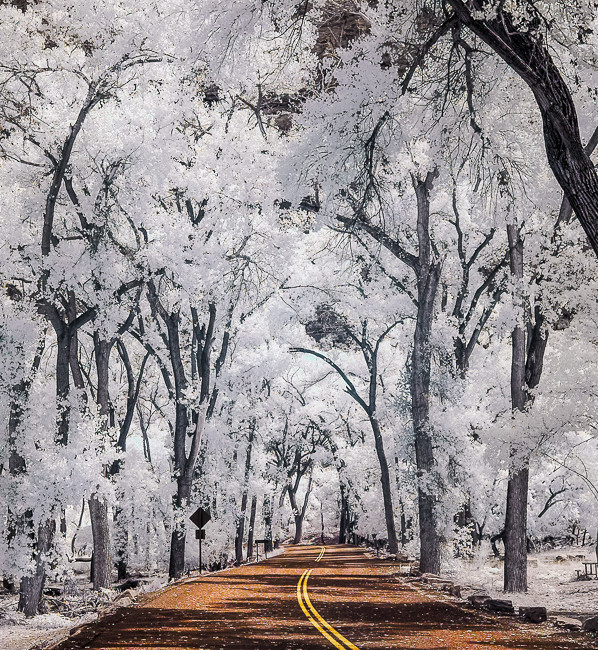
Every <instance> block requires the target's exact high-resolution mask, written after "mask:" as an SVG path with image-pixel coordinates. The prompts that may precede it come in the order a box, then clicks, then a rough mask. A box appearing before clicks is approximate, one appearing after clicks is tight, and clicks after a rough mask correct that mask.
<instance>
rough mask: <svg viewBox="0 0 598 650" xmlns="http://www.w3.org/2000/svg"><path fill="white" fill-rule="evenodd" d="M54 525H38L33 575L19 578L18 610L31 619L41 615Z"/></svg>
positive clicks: (44, 523)
mask: <svg viewBox="0 0 598 650" xmlns="http://www.w3.org/2000/svg"><path fill="white" fill-rule="evenodd" d="M55 529H56V524H55V522H54V521H53V520H46V521H44V522H43V523H41V524H40V525H39V528H38V530H37V541H36V544H35V552H34V561H35V571H34V573H33V575H31V576H26V577H24V578H21V585H20V595H19V605H18V609H19V611H20V612H23V613H24V614H25V616H27V617H31V616H35V615H36V614H38V613H42V610H43V605H42V595H43V591H44V585H45V583H46V555H47V553H48V552H49V550H50V549H51V548H52V539H53V537H54V531H55Z"/></svg>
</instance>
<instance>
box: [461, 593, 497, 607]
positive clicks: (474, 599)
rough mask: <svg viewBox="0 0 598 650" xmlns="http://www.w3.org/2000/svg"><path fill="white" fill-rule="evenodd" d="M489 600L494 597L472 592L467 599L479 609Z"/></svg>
mask: <svg viewBox="0 0 598 650" xmlns="http://www.w3.org/2000/svg"><path fill="white" fill-rule="evenodd" d="M489 600H492V599H491V598H490V596H489V595H488V594H472V595H471V596H468V598H467V601H468V602H469V603H470V604H471V605H473V606H474V607H476V608H478V609H479V608H480V607H483V606H484V605H485V604H486V603H487V602H488V601H489Z"/></svg>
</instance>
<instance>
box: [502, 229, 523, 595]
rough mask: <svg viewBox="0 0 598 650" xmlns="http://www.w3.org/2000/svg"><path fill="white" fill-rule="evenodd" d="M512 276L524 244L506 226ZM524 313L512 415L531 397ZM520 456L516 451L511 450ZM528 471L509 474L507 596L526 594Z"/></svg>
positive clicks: (516, 335)
mask: <svg viewBox="0 0 598 650" xmlns="http://www.w3.org/2000/svg"><path fill="white" fill-rule="evenodd" d="M507 234H508V238H509V255H510V267H511V275H512V276H513V279H514V280H516V281H521V280H522V279H523V241H522V240H521V236H520V233H519V229H518V227H517V226H515V225H512V224H511V225H508V226H507ZM516 302H517V303H518V304H517V305H516V306H517V307H519V308H520V310H521V316H520V322H519V324H518V325H517V326H516V327H515V328H514V329H513V332H512V334H511V340H512V360H511V406H512V409H513V411H523V410H525V407H526V404H527V401H528V394H527V390H526V382H525V365H526V364H525V354H526V350H525V328H524V323H523V305H522V304H521V300H520V299H519V300H517V301H516ZM512 454H513V455H514V456H515V457H516V456H517V448H516V447H513V448H512ZM528 483H529V468H528V464H527V459H521V458H516V460H515V462H514V464H512V466H511V469H510V472H509V481H508V485H507V507H506V513H505V534H504V543H505V565H504V587H505V591H508V592H525V591H527V544H526V538H527V491H528Z"/></svg>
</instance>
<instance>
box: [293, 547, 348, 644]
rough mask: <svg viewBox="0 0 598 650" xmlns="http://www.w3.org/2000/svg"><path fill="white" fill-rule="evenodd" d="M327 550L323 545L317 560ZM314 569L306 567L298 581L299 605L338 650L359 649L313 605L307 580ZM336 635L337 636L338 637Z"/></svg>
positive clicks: (309, 619)
mask: <svg viewBox="0 0 598 650" xmlns="http://www.w3.org/2000/svg"><path fill="white" fill-rule="evenodd" d="M325 552H326V547H325V546H322V550H321V551H320V554H319V555H318V557H317V558H316V562H319V561H320V560H321V559H322V557H323V556H324V553H325ZM312 571H313V569H309V570H308V569H306V570H305V571H304V572H303V573H302V574H301V577H300V578H299V582H298V583H297V600H298V601H299V605H300V606H301V609H302V610H303V613H304V614H305V616H306V617H307V620H308V621H309V622H310V623H311V624H312V625H313V626H314V627H315V628H316V630H318V632H319V633H320V634H321V635H322V636H323V637H325V638H326V639H328V641H330V643H332V645H333V646H334V647H335V648H338V650H359V648H358V647H357V646H356V645H354V644H353V643H351V641H349V640H348V639H346V638H345V637H344V636H343V635H342V634H341V633H340V632H338V631H337V630H335V629H334V628H333V627H332V625H330V623H328V622H327V621H326V620H324V619H323V618H322V616H320V614H319V613H318V610H317V609H316V608H315V607H314V606H313V604H312V602H311V600H310V599H309V594H308V593H307V581H308V579H309V576H310V575H311V572H312ZM332 635H334V636H332ZM334 637H336V639H335V638H334ZM337 639H338V641H337ZM339 641H340V643H339ZM342 644H344V645H342Z"/></svg>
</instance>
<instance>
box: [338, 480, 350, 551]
mask: <svg viewBox="0 0 598 650" xmlns="http://www.w3.org/2000/svg"><path fill="white" fill-rule="evenodd" d="M348 510H349V504H348V500H347V496H346V494H345V486H344V485H343V484H342V483H341V504H340V521H339V525H338V543H339V544H346V543H347V519H348Z"/></svg>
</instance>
